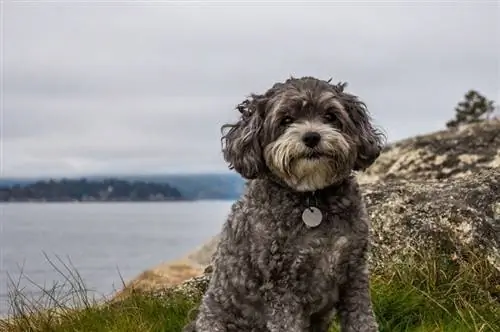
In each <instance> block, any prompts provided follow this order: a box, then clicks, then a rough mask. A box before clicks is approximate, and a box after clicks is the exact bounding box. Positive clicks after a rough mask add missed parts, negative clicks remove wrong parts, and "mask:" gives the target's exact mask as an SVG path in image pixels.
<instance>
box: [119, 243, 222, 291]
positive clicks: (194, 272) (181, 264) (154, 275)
mask: <svg viewBox="0 0 500 332" xmlns="http://www.w3.org/2000/svg"><path fill="white" fill-rule="evenodd" d="M218 240H219V237H218V236H214V237H212V238H211V239H210V240H209V241H208V242H207V243H205V244H203V245H202V246H200V247H199V248H197V249H196V250H193V252H191V253H189V254H188V255H186V256H185V257H182V258H180V259H178V260H175V261H173V262H165V263H163V264H160V265H158V266H156V267H154V268H152V269H149V270H147V271H144V272H143V273H141V274H140V275H139V276H137V277H136V278H134V279H133V280H132V281H130V282H128V283H127V284H126V285H125V287H124V288H123V289H122V290H120V291H119V292H118V293H117V294H116V295H115V297H114V298H115V299H120V298H123V297H124V296H127V295H128V294H130V293H131V292H151V291H155V290H158V289H165V288H169V287H172V286H176V285H179V284H181V283H182V282H183V281H185V280H188V279H190V278H193V277H196V276H199V275H202V274H203V273H206V271H205V268H207V266H208V265H209V263H210V259H211V257H212V254H213V252H215V247H216V246H217V243H218Z"/></svg>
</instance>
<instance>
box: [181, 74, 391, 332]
mask: <svg viewBox="0 0 500 332" xmlns="http://www.w3.org/2000/svg"><path fill="white" fill-rule="evenodd" d="M344 88H345V84H341V83H339V84H337V85H334V84H330V81H324V80H318V79H315V78H313V77H303V78H290V79H288V80H286V81H285V82H284V83H277V84H275V85H274V86H273V87H272V88H271V89H269V90H268V91H267V92H266V93H264V94H262V95H256V94H253V95H251V96H250V97H249V99H247V100H245V101H244V102H243V103H241V104H240V105H239V106H238V110H239V111H240V113H241V118H240V119H239V121H238V122H237V123H236V124H231V125H225V126H223V129H229V130H228V131H227V132H226V133H225V135H224V136H223V138H222V141H223V143H225V144H224V146H223V154H224V158H225V160H226V161H227V162H228V163H229V164H230V167H231V168H234V169H235V170H236V171H237V172H239V173H240V174H241V175H242V176H243V177H245V178H247V179H249V180H250V181H248V183H247V188H246V192H245V194H244V195H243V197H242V198H241V199H240V200H238V201H237V202H236V203H235V204H234V205H233V207H232V209H231V213H230V215H229V217H228V220H227V222H226V223H225V224H224V226H223V229H222V232H221V240H220V244H219V246H218V248H217V251H216V254H215V255H214V261H213V267H214V270H213V274H212V278H211V281H210V284H209V286H208V290H207V291H206V293H205V295H204V297H203V300H202V303H201V305H200V307H199V309H198V314H197V317H196V319H195V321H193V322H192V323H191V324H190V325H189V326H187V327H186V328H185V331H198V332H326V331H327V330H328V328H329V326H330V324H331V323H332V320H333V318H334V315H335V314H338V315H339V317H340V324H341V327H342V331H345V332H348V331H352V332H354V331H359V332H361V331H363V332H369V331H370V332H372V331H377V323H376V319H375V317H374V313H373V310H372V304H371V298H370V293H369V280H368V279H369V272H368V267H367V257H366V256H367V253H368V250H369V228H370V223H369V220H368V216H367V213H366V210H365V207H364V204H363V202H362V199H361V194H360V190H359V187H358V184H357V182H356V181H355V178H354V177H353V175H352V171H353V170H363V169H365V168H366V167H368V166H369V165H370V164H372V163H373V162H374V161H375V159H376V158H377V157H378V155H379V154H380V151H381V148H382V146H383V143H384V136H383V134H382V133H381V132H380V131H378V130H377V129H375V128H374V126H372V124H371V121H370V116H369V114H368V112H367V109H366V107H365V104H364V103H363V102H361V101H360V100H359V99H358V98H357V97H356V96H354V95H352V94H348V93H346V92H344Z"/></svg>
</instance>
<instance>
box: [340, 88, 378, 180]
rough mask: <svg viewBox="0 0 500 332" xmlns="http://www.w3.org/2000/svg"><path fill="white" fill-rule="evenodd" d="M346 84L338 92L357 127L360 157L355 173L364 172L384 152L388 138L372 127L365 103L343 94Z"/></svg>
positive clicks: (356, 163) (358, 157)
mask: <svg viewBox="0 0 500 332" xmlns="http://www.w3.org/2000/svg"><path fill="white" fill-rule="evenodd" d="M346 85H347V84H346V83H340V84H339V85H337V86H336V88H337V92H339V93H340V98H341V101H342V104H343V106H344V107H345V109H346V111H347V113H348V114H349V116H350V117H351V120H352V122H353V123H354V125H355V126H356V135H357V149H358V155H357V158H356V162H355V164H354V168H353V169H354V170H355V171H363V170H365V169H366V168H368V167H369V166H370V165H372V164H373V163H374V162H375V160H376V159H377V158H378V156H379V155H380V152H381V151H382V149H383V147H384V145H385V140H386V137H385V135H384V133H382V132H381V131H380V130H379V129H378V128H375V127H374V126H373V125H372V121H371V117H370V114H369V112H368V110H367V108H366V105H365V103H363V102H362V101H360V100H359V99H358V98H357V97H356V96H354V95H351V94H348V93H345V92H343V89H344V87H345V86H346Z"/></svg>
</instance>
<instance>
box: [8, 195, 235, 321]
mask: <svg viewBox="0 0 500 332" xmlns="http://www.w3.org/2000/svg"><path fill="white" fill-rule="evenodd" d="M231 204H232V202H231V201H199V202H182V203H177V202H176V203H171V202H167V203H61V204H59V203H48V204H43V203H26V204H25V203H15V204H2V205H0V227H1V228H0V258H1V261H0V263H1V265H0V270H1V274H0V315H2V314H5V313H6V312H7V309H8V302H7V298H6V293H7V291H8V289H7V286H8V275H10V276H11V277H12V278H13V279H17V276H19V274H20V272H21V270H22V272H23V275H25V276H26V277H28V278H29V279H31V280H32V281H34V282H35V283H36V284H38V285H43V284H44V283H45V284H46V285H49V286H50V285H52V283H53V281H54V280H56V281H61V280H62V277H61V276H60V275H59V274H58V273H57V272H56V271H55V270H54V268H53V267H51V265H50V264H49V262H48V261H47V260H46V258H45V257H44V253H46V254H47V255H48V257H49V259H50V260H51V261H55V260H56V259H57V257H58V256H59V257H60V258H61V259H62V260H63V261H64V262H65V263H68V262H71V263H72V264H73V266H74V267H75V268H76V269H77V270H78V272H79V273H80V274H81V275H82V277H83V279H84V280H85V282H86V283H87V286H88V287H89V288H91V289H93V290H95V291H96V292H97V293H98V294H109V293H110V292H112V291H113V290H114V289H118V288H120V286H121V279H120V275H121V276H122V277H123V278H124V279H125V280H129V279H131V278H133V277H135V276H136V275H138V274H139V273H140V272H142V271H144V270H145V269H148V268H150V267H153V266H155V265H157V264H159V263H161V262H163V261H167V260H171V259H175V258H177V257H179V256H182V255H183V254H185V253H187V252H189V251H191V250H192V249H193V248H194V247H196V246H198V245H200V244H201V243H203V242H204V241H206V240H207V239H208V238H210V236H212V235H214V234H216V233H217V232H218V231H219V229H220V227H221V226H222V223H223V222H224V219H225V217H226V216H227V214H228V212H229V208H230V206H231ZM68 259H69V260H68ZM57 265H58V266H59V267H61V266H62V265H61V264H57ZM23 280H24V281H23V284H24V285H26V287H29V289H33V287H34V286H33V285H32V284H31V282H28V281H27V279H23Z"/></svg>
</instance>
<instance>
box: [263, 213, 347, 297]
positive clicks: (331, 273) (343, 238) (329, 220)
mask: <svg viewBox="0 0 500 332" xmlns="http://www.w3.org/2000/svg"><path fill="white" fill-rule="evenodd" d="M301 214H302V211H301V210H300V209H296V210H294V211H291V213H290V214H289V215H288V216H287V217H288V219H287V223H286V224H279V226H275V225H278V224H275V225H273V224H270V225H269V224H268V226H267V227H265V226H261V229H256V233H255V234H254V235H255V236H256V238H258V243H259V247H260V248H258V250H257V251H256V252H258V253H259V254H258V257H256V260H255V263H256V264H257V267H258V269H259V270H260V271H261V273H262V275H263V276H264V278H265V279H267V280H272V281H274V282H282V283H284V284H290V283H294V284H302V285H304V287H306V285H307V286H312V283H314V282H315V281H316V282H320V281H321V282H328V283H331V282H335V281H339V280H338V279H339V278H341V277H342V274H343V265H345V264H343V262H344V261H345V260H346V256H347V254H348V252H349V247H350V236H349V231H348V225H347V224H346V223H345V221H343V220H342V218H340V217H339V216H336V215H332V214H325V216H324V219H323V220H322V222H321V224H320V225H319V226H317V227H311V228H310V227H308V226H307V225H305V223H304V222H303V221H302V219H301ZM280 217H281V216H280ZM254 243H255V242H254ZM315 286H318V284H316V285H315Z"/></svg>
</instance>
